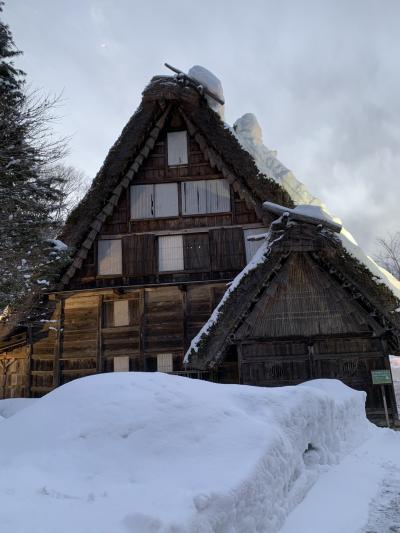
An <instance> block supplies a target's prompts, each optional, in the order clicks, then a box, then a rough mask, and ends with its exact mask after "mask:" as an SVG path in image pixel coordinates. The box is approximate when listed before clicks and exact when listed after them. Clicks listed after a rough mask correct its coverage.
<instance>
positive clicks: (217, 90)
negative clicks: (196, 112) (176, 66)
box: [188, 65, 225, 120]
mask: <svg viewBox="0 0 400 533" xmlns="http://www.w3.org/2000/svg"><path fill="white" fill-rule="evenodd" d="M188 75H189V76H190V77H191V78H193V79H195V80H196V81H198V82H199V83H200V84H201V85H203V86H204V87H206V88H207V89H208V90H209V91H210V92H211V93H213V94H215V95H216V96H217V97H218V98H219V99H220V100H221V101H222V102H223V101H224V90H223V88H222V83H221V80H220V79H219V78H217V76H216V75H215V74H213V73H212V72H211V71H210V70H208V69H206V68H205V67H202V66H201V65H193V67H191V68H190V69H189V72H188ZM205 97H206V100H207V102H208V105H209V106H210V107H211V109H212V110H213V111H215V112H216V113H217V114H218V115H219V116H220V117H221V120H224V115H225V106H224V105H223V104H220V103H219V102H217V100H215V99H214V98H212V97H211V96H208V95H205Z"/></svg>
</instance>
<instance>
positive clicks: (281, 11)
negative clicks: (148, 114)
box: [3, 0, 400, 253]
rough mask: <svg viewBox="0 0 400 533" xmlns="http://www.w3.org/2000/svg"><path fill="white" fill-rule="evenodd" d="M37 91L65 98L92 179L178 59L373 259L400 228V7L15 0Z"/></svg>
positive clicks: (76, 158)
mask: <svg viewBox="0 0 400 533" xmlns="http://www.w3.org/2000/svg"><path fill="white" fill-rule="evenodd" d="M3 19H4V20H5V21H6V22H7V23H8V24H9V25H10V28H11V31H12V32H13V35H14V39H15V41H16V44H17V46H18V47H19V48H20V49H21V50H23V51H24V56H23V57H22V58H21V59H20V60H19V61H18V64H19V65H20V66H21V67H22V68H23V69H24V70H25V71H26V72H27V74H28V80H29V82H30V84H31V85H32V86H33V87H39V88H43V89H44V90H45V91H46V92H48V93H53V94H59V93H60V92H63V96H64V104H63V107H62V109H61V115H62V118H61V120H60V122H59V124H58V128H59V131H60V132H61V134H63V135H72V139H71V142H70V155H69V158H68V162H69V164H71V165H73V166H75V167H76V168H78V169H80V170H82V171H84V172H85V173H86V174H87V175H88V177H89V178H90V179H92V178H93V177H94V176H95V174H96V172H97V171H98V169H99V168H100V166H101V164H102V162H103V160H104V158H105V156H106V154H107V152H108V150H109V148H110V147H111V145H112V144H113V143H114V141H115V140H116V138H117V137H118V135H119V134H120V132H121V129H122V128H123V126H124V125H125V123H126V122H127V120H128V119H129V117H130V116H131V115H132V113H133V112H134V110H135V109H136V107H137V106H138V104H139V102H140V95H141V92H142V90H143V88H144V87H145V85H146V84H147V83H148V81H149V80H150V79H151V77H152V76H153V75H155V74H160V73H168V71H166V69H165V68H164V67H163V63H164V62H165V61H167V62H169V63H171V64H172V65H175V66H177V67H179V68H180V69H182V70H185V71H187V70H188V69H189V68H190V67H191V66H192V65H194V64H200V65H203V66H205V67H206V68H208V69H210V70H211V71H213V72H214V73H215V74H216V75H217V76H218V77H219V78H220V79H221V81H222V84H223V87H224V93H225V100H226V106H225V107H226V111H225V113H226V120H227V122H229V123H231V124H232V123H233V122H234V121H235V120H236V119H237V118H238V117H239V116H241V115H242V114H244V113H246V112H253V113H255V115H256V116H257V117H258V120H259V122H260V124H261V126H262V128H263V136H264V142H265V144H266V145H267V146H268V147H269V148H272V149H276V150H277V151H278V157H279V159H280V160H281V161H282V162H283V163H284V164H285V165H286V166H287V167H289V168H290V169H291V170H292V171H293V173H294V174H295V175H296V177H297V178H298V179H300V180H301V181H303V182H304V183H305V184H306V185H307V187H308V188H309V189H310V190H311V191H312V193H313V194H315V195H316V196H319V197H320V198H321V199H323V200H324V201H325V203H326V204H327V205H328V206H329V208H330V209H331V211H332V212H333V213H334V214H336V215H338V216H340V217H341V218H342V219H343V221H344V222H345V225H346V226H347V227H348V228H349V229H350V230H351V231H352V232H353V234H354V235H355V237H356V238H357V240H358V241H359V243H360V244H361V245H362V246H363V247H364V249H365V250H366V251H367V252H368V253H374V249H375V241H376V238H377V237H379V236H385V235H387V233H388V232H394V231H396V230H400V180H399V173H400V66H399V65H400V61H399V59H400V30H399V24H400V1H399V0H375V1H372V0H346V1H342V0H316V1H311V0H301V1H300V0H290V1H286V0H279V1H278V0H263V1H261V0H260V1H256V0H254V1H253V0H246V1H245V0H240V1H235V0H223V1H218V0H213V1H210V0H202V1H197V2H194V1H192V0H182V1H178V0H172V1H170V0H159V1H156V0H140V1H139V0H131V1H129V0H98V1H89V0H34V1H32V0H6V5H5V8H4V13H3Z"/></svg>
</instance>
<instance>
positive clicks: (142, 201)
mask: <svg viewBox="0 0 400 533" xmlns="http://www.w3.org/2000/svg"><path fill="white" fill-rule="evenodd" d="M178 214H179V209H178V184H177V183H159V184H151V185H133V186H132V187H131V219H133V220H138V219H143V218H161V217H176V216H178Z"/></svg>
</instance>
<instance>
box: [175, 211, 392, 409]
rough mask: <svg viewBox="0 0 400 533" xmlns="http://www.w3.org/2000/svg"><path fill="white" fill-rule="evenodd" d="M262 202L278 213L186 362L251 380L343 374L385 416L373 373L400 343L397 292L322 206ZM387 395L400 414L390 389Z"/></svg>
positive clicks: (267, 382) (222, 377)
mask: <svg viewBox="0 0 400 533" xmlns="http://www.w3.org/2000/svg"><path fill="white" fill-rule="evenodd" d="M264 208H265V209H266V211H268V212H273V213H274V214H279V213H280V214H281V216H280V218H278V219H277V220H276V221H275V222H273V223H272V225H271V227H270V231H269V232H268V233H267V234H266V235H265V236H264V242H263V244H262V246H261V247H260V248H259V250H258V252H257V254H256V255H255V256H254V258H253V260H252V261H251V263H250V264H249V265H247V267H246V268H245V269H244V270H243V271H242V272H241V273H240V274H239V275H238V276H237V277H236V278H235V279H234V281H233V282H232V284H231V285H230V287H229V288H228V290H227V292H226V293H225V295H224V296H223V298H222V300H221V302H220V303H219V305H218V306H217V308H216V309H215V310H214V312H213V314H212V315H211V317H210V319H209V321H208V322H207V323H206V324H205V325H204V326H203V328H202V329H201V331H200V332H199V333H198V335H197V336H196V337H195V338H194V339H193V341H192V344H191V346H190V348H189V350H188V352H187V354H186V358H185V360H186V363H187V365H188V366H189V367H190V368H192V369H199V370H206V369H209V370H212V371H213V372H214V375H215V379H216V380H217V381H221V382H227V381H228V382H230V381H233V380H235V379H236V380H237V381H239V382H240V383H243V384H247V385H262V386H277V385H295V384H298V383H302V382H304V381H307V380H309V379H314V378H336V379H340V380H342V381H343V382H344V383H346V384H347V385H349V386H351V387H353V388H355V389H359V390H364V391H366V392H367V412H368V414H369V416H370V417H372V418H380V417H381V416H383V401H382V396H381V390H380V388H379V387H376V386H374V385H373V384H372V380H371V371H373V370H377V369H388V370H389V369H390V361H389V354H390V353H397V352H398V350H399V326H400V321H399V318H400V317H399V313H397V312H396V309H397V308H398V301H397V299H396V298H395V297H394V295H393V293H392V292H391V291H390V290H389V289H388V288H387V287H386V286H384V285H382V284H378V283H376V280H374V279H373V277H372V275H371V272H370V271H369V270H368V269H367V268H366V267H365V266H364V265H362V264H361V263H360V262H358V261H357V260H356V259H355V258H354V257H353V256H351V255H349V253H348V252H347V251H346V249H345V248H344V247H343V245H342V243H341V240H340V238H339V236H338V234H339V232H340V231H341V226H340V225H338V224H336V223H334V222H333V221H331V220H328V219H327V217H326V216H324V214H323V213H322V212H321V211H320V214H321V217H319V216H315V211H317V212H318V210H315V209H309V210H308V212H307V209H306V210H304V209H301V208H296V209H294V210H293V209H287V208H283V207H281V206H277V205H274V204H270V203H268V202H267V203H265V204H264ZM304 211H305V213H304ZM310 212H311V215H310V214H309V213H310ZM387 394H388V396H389V404H390V412H391V415H392V416H393V418H394V419H397V410H396V401H395V396H394V391H393V387H392V386H390V387H388V388H387Z"/></svg>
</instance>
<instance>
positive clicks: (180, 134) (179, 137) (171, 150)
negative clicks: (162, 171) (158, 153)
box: [167, 131, 188, 166]
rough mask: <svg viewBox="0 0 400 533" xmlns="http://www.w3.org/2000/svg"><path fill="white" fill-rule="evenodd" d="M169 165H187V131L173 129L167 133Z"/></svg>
mask: <svg viewBox="0 0 400 533" xmlns="http://www.w3.org/2000/svg"><path fill="white" fill-rule="evenodd" d="M167 150H168V165H169V166H176V165H187V163H188V140H187V133H186V131H172V132H170V133H168V134H167Z"/></svg>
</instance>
